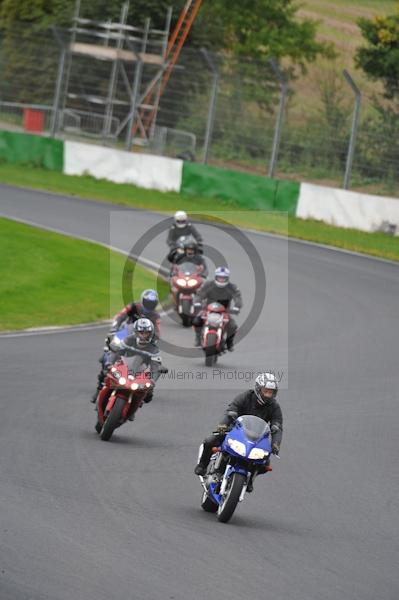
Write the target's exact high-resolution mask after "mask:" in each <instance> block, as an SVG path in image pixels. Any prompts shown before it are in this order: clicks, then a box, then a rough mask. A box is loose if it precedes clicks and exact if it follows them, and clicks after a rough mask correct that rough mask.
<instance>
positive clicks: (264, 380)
mask: <svg viewBox="0 0 399 600" xmlns="http://www.w3.org/2000/svg"><path fill="white" fill-rule="evenodd" d="M264 389H266V390H273V395H272V396H271V397H267V396H266V397H264V396H263V394H262V390H264ZM277 391H278V385H277V379H276V376H275V375H273V373H261V374H260V375H258V376H257V378H256V379H255V388H254V392H255V394H256V397H257V399H258V403H259V404H271V403H272V402H273V400H274V399H275V397H276V396H277Z"/></svg>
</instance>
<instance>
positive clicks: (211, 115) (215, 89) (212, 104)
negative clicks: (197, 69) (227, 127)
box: [201, 48, 220, 165]
mask: <svg viewBox="0 0 399 600" xmlns="http://www.w3.org/2000/svg"><path fill="white" fill-rule="evenodd" d="M201 54H202V56H203V57H204V59H205V62H206V64H207V65H208V67H209V69H210V70H211V71H212V74H213V83H212V92H211V98H210V101H209V109H208V120H207V124H206V132H205V140H204V156H203V159H202V162H203V164H204V165H206V164H207V162H208V157H209V147H210V144H211V140H212V133H213V127H214V124H215V115H216V102H217V97H218V93H219V80H220V73H219V69H218V68H217V66H216V64H215V62H214V61H213V60H212V58H211V56H210V54H209V52H208V51H207V50H206V49H205V48H201Z"/></svg>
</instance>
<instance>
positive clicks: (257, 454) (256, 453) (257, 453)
mask: <svg viewBox="0 0 399 600" xmlns="http://www.w3.org/2000/svg"><path fill="white" fill-rule="evenodd" d="M266 456H269V453H268V452H265V451H264V450H262V449H261V448H252V450H251V452H250V453H249V456H248V458H252V459H253V460H262V459H263V458H266Z"/></svg>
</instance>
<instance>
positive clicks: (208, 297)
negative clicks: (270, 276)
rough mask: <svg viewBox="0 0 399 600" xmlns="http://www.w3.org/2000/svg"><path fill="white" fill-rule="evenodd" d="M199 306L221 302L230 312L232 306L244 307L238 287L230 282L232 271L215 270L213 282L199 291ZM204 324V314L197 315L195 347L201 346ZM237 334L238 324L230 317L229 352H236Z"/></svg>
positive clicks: (222, 268) (227, 341)
mask: <svg viewBox="0 0 399 600" xmlns="http://www.w3.org/2000/svg"><path fill="white" fill-rule="evenodd" d="M195 300H196V303H197V305H198V304H201V305H204V304H205V305H206V304H210V303H211V302H220V304H223V306H224V307H225V308H226V309H227V310H228V309H229V308H230V307H231V304H232V303H233V304H234V307H235V308H236V309H240V308H241V307H242V297H241V292H240V290H239V289H238V287H237V286H236V285H235V284H234V283H231V282H230V270H229V269H228V268H227V267H217V269H215V278H214V280H213V281H207V282H206V283H204V285H203V286H202V287H201V288H200V290H199V291H198V294H197V296H196V298H195ZM203 324H204V316H203V315H202V314H199V315H197V316H196V317H194V319H193V325H194V329H195V346H200V345H201V329H202V327H203ZM236 332H237V323H236V322H235V320H234V319H233V318H232V317H231V316H230V320H229V322H228V324H227V332H226V333H227V339H226V346H227V350H229V351H230V352H232V351H233V350H234V337H235V335H236Z"/></svg>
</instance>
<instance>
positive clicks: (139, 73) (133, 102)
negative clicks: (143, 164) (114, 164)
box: [126, 54, 143, 152]
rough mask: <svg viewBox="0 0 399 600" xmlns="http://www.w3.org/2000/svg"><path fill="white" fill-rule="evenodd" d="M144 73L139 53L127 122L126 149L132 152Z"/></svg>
mask: <svg viewBox="0 0 399 600" xmlns="http://www.w3.org/2000/svg"><path fill="white" fill-rule="evenodd" d="M142 73H143V61H142V60H141V58H140V55H139V54H137V62H136V70H135V73H134V83H133V90H132V95H131V102H130V113H129V120H128V122H127V133H126V150H128V151H129V152H130V150H131V149H132V141H133V123H134V117H135V115H136V112H137V108H138V98H139V90H140V85H141V76H142Z"/></svg>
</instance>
